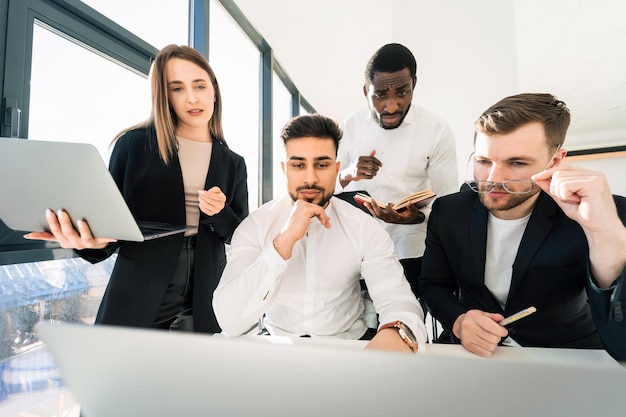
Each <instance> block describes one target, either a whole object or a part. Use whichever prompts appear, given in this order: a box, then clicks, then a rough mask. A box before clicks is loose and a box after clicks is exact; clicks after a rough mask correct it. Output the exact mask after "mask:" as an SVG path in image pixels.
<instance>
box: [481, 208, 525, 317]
mask: <svg viewBox="0 0 626 417" xmlns="http://www.w3.org/2000/svg"><path fill="white" fill-rule="evenodd" d="M528 219H530V214H528V215H527V216H525V217H522V218H521V219H515V220H503V219H499V218H497V217H496V216H494V215H492V214H491V213H489V219H488V220H487V253H486V255H487V256H486V260H485V285H486V286H487V288H489V291H491V293H492V294H493V295H494V297H496V299H497V300H498V302H499V303H500V307H502V308H504V306H505V305H506V299H507V297H508V296H509V289H510V288H511V277H512V275H513V262H515V257H516V256H517V250H518V249H519V244H520V242H521V241H522V236H523V235H524V230H525V229H526V225H527V224H528Z"/></svg>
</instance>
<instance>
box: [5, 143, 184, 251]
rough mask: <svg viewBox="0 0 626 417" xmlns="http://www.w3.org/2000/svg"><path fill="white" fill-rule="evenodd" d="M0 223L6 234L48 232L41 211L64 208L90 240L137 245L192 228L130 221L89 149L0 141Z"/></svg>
mask: <svg viewBox="0 0 626 417" xmlns="http://www.w3.org/2000/svg"><path fill="white" fill-rule="evenodd" d="M0 195H1V196H2V197H1V198H0V219H1V220H2V221H3V222H4V223H5V224H6V225H7V226H8V227H10V228H11V229H13V230H21V231H28V232H30V231H44V230H48V224H47V222H46V218H45V211H46V209H48V208H49V209H51V210H53V211H57V210H59V209H64V210H66V211H67V212H68V213H70V216H71V217H72V221H73V222H74V226H75V227H76V221H77V220H79V219H85V220H87V222H88V223H89V227H90V228H91V231H92V234H93V235H94V236H95V237H107V238H113V239H118V240H128V241H135V242H141V241H144V240H147V239H154V238H157V237H162V236H169V235H172V234H176V233H183V232H185V231H186V230H190V229H192V228H191V227H187V226H184V225H169V224H164V223H155V222H140V223H139V224H138V223H137V222H136V221H135V219H134V218H133V215H132V214H131V212H130V210H129V208H128V206H127V205H126V202H125V201H124V198H123V197H122V194H121V193H120V191H119V189H118V188H117V185H116V184H115V181H114V180H113V178H112V177H111V174H110V173H109V171H108V169H107V167H106V165H105V164H104V161H103V160H102V158H101V157H100V154H99V153H98V150H97V149H96V147H95V146H93V145H91V144H87V143H72V142H49V141H36V140H31V139H9V138H0Z"/></svg>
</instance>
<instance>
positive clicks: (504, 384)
mask: <svg viewBox="0 0 626 417" xmlns="http://www.w3.org/2000/svg"><path fill="white" fill-rule="evenodd" d="M36 332H37V334H38V335H39V336H40V337H41V339H42V340H43V341H44V342H45V343H46V344H47V348H48V349H49V351H50V352H51V353H52V356H53V358H54V362H55V364H56V365H57V367H58V368H59V370H60V373H61V377H62V379H63V380H64V382H65V383H66V385H67V386H68V388H69V390H70V391H71V392H72V393H73V394H74V396H75V397H76V399H77V400H78V401H79V402H80V403H81V407H82V410H83V411H84V414H85V415H86V416H89V417H111V416H116V417H127V416H128V417H136V416H186V417H195V416H198V417H200V416H203V417H205V416H209V415H214V416H220V417H229V416H272V417H283V416H285V417H287V416H289V417H293V416H299V417H307V416H311V417H319V416H327V415H328V416H335V415H338V416H342V415H348V416H359V417H368V416H376V417H379V416H394V415H397V416H414V415H424V416H464V415H481V416H485V417H489V416H494V417H496V416H497V417H502V416H503V415H506V416H507V417H516V416H520V417H521V416H546V415H563V416H588V415H607V416H608V415H616V416H617V415H623V412H624V410H625V409H626V397H625V396H624V395H623V388H624V387H625V386H626V370H624V369H623V368H622V367H621V366H619V364H617V362H614V363H613V366H605V365H602V364H595V365H594V364H590V363H585V361H580V363H577V362H576V361H575V360H572V361H569V362H567V363H565V362H563V361H562V362H561V363H557V364H549V363H546V362H545V361H542V360H532V356H533V354H532V350H530V351H522V352H521V353H520V355H518V356H517V359H514V358H506V357H505V358H503V359H500V360H498V359H497V358H495V357H494V358H481V357H477V356H474V355H459V356H455V355H437V354H434V355H433V354H429V348H430V346H432V345H429V346H427V347H426V352H424V353H418V354H417V355H411V354H405V353H395V352H382V351H371V350H362V346H363V345H362V344H360V342H359V341H345V340H329V339H306V340H305V339H296V340H293V339H289V338H286V337H282V338H280V337H278V338H276V337H270V336H243V337H239V338H227V337H224V336H221V335H214V336H209V335H201V334H193V333H182V332H166V331H159V330H146V329H130V328H122V327H111V326H102V325H98V326H88V325H80V324H52V323H48V322H40V323H38V325H37V328H36ZM455 347H456V348H459V349H462V348H461V346H455ZM509 349H515V348H509ZM531 349H532V348H531ZM433 350H435V349H434V347H433ZM457 350H458V349H457ZM598 353H602V352H598Z"/></svg>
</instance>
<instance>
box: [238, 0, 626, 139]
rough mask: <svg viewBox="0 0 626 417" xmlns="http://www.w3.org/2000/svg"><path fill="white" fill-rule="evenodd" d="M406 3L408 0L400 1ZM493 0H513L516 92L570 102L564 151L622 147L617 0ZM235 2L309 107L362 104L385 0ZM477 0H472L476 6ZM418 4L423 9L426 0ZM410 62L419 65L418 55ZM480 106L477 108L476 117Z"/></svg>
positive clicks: (623, 16) (623, 12)
mask: <svg viewBox="0 0 626 417" xmlns="http://www.w3.org/2000/svg"><path fill="white" fill-rule="evenodd" d="M381 1H382V3H381ZM394 1H395V4H396V5H398V2H400V3H402V0H394ZM411 1H415V0H407V2H411ZM442 1H443V2H444V4H445V3H448V6H449V11H448V13H455V11H454V10H455V9H454V5H455V4H454V3H455V2H457V1H464V0H442ZM488 1H489V0H487V3H488ZM493 1H509V2H513V8H514V13H515V18H514V21H515V31H514V32H515V36H516V38H517V45H516V48H517V68H518V74H517V80H518V82H517V85H518V90H519V91H520V92H522V91H548V92H555V91H559V94H558V95H559V98H563V99H564V100H565V101H566V102H567V104H568V106H569V107H570V109H571V111H572V125H571V127H570V130H569V136H568V144H569V147H570V149H576V148H589V147H599V146H614V145H617V144H619V145H623V144H626V0H493ZM235 3H236V4H237V5H238V6H239V8H240V9H241V10H242V12H243V13H244V15H246V17H247V18H248V19H249V20H250V22H251V23H252V25H253V26H254V27H255V28H256V29H257V30H258V31H259V32H260V33H261V34H262V35H263V36H264V37H265V39H266V40H267V41H268V43H269V44H270V46H271V47H272V49H273V51H274V55H275V56H276V58H277V59H278V61H279V62H280V63H281V65H282V66H283V67H284V69H285V70H286V72H287V73H288V74H289V76H290V77H291V78H292V80H293V81H294V83H295V84H296V86H297V87H298V88H299V90H300V91H301V93H302V95H303V96H304V97H306V99H307V100H308V101H309V102H310V103H311V104H312V105H313V106H314V107H315V108H316V110H317V111H318V112H320V113H323V114H326V115H328V116H331V117H333V118H335V119H336V120H339V121H340V120H342V119H344V118H345V117H346V116H347V115H348V114H349V113H351V112H352V111H354V110H356V109H357V108H359V107H361V106H363V105H365V100H364V98H363V95H362V92H361V86H362V82H363V81H362V80H363V77H362V73H363V69H364V66H365V63H366V62H367V59H368V58H369V56H370V55H371V54H372V53H373V52H374V50H376V49H377V48H378V47H379V46H381V45H382V44H383V43H386V42H381V39H385V40H386V39H389V38H390V37H391V38H392V39H393V33H394V28H393V27H391V22H392V21H393V19H392V16H391V15H390V11H389V8H388V7H386V6H387V5H388V4H390V3H385V0H376V1H372V0H315V1H310V0H235ZM485 3H486V1H485V0H482V2H481V5H482V6H484V5H485ZM439 4H441V3H439ZM465 4H466V5H467V3H465ZM401 5H402V4H401ZM457 5H458V4H457ZM420 7H422V10H423V9H424V8H427V7H429V6H428V2H422V3H421V6H420ZM485 9H486V10H485V11H484V13H487V14H488V13H490V9H489V8H485ZM456 18H457V19H458V18H459V16H456ZM460 18H463V16H460ZM493 19H498V16H493ZM494 36H496V35H494ZM424 41H425V42H432V40H430V39H426V40H424ZM414 52H415V51H414ZM417 60H418V64H419V62H420V58H419V56H418V57H417ZM329 67H330V71H332V72H331V73H329ZM355 77H357V78H356V79H355ZM418 80H419V74H418ZM462 93H463V92H459V94H462ZM564 97H567V98H566V99H565V98H564ZM482 110H484V109H483V108H477V109H476V111H475V114H476V116H478V115H479V114H480V112H481V111H482ZM598 132H603V134H602V140H601V141H595V140H594V137H597V135H598Z"/></svg>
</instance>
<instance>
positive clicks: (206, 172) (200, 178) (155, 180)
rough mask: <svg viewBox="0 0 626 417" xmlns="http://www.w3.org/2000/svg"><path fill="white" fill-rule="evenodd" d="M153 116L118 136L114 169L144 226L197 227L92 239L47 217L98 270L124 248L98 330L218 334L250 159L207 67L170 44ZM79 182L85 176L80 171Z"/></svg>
mask: <svg viewBox="0 0 626 417" xmlns="http://www.w3.org/2000/svg"><path fill="white" fill-rule="evenodd" d="M150 78H151V96H152V111H151V114H150V117H149V118H148V119H147V120H146V121H145V122H142V123H140V124H138V125H135V126H132V127H131V128H129V129H126V130H125V131H123V132H121V133H120V134H119V135H118V136H117V137H116V138H115V139H114V141H113V142H114V148H113V152H112V154H111V160H110V163H109V170H110V172H111V175H112V176H113V178H114V180H115V182H116V183H117V186H118V187H119V189H120V191H121V193H122V195H123V196H124V199H125V200H126V203H127V204H128V206H129V208H130V210H131V212H132V213H133V216H134V217H135V219H136V220H138V221H151V222H165V223H170V224H186V225H188V226H193V228H192V229H191V230H188V231H187V232H185V233H184V234H183V233H180V234H176V235H172V236H167V237H162V238H158V239H153V240H149V241H144V242H140V243H138V242H127V241H114V240H112V239H108V238H103V237H97V238H94V237H93V236H92V234H91V232H90V230H89V226H88V221H89V219H84V221H83V220H81V221H78V228H77V229H74V227H73V226H72V223H71V220H70V216H71V213H66V212H63V211H61V212H59V213H52V212H51V211H48V212H47V213H46V216H47V220H48V223H49V227H50V232H49V233H48V232H34V233H29V234H28V235H26V236H25V237H27V238H29V239H44V240H52V241H58V242H59V243H60V245H61V246H62V247H64V248H73V249H75V250H76V252H77V253H78V255H79V256H80V257H82V258H84V259H86V260H88V261H89V262H92V263H95V262H99V261H102V260H104V259H106V258H108V257H109V256H111V255H112V254H113V253H114V252H115V251H116V250H118V249H119V253H118V256H117V260H116V264H115V267H114V269H113V272H112V274H111V277H110V280H109V283H108V286H107V289H106V291H105V294H104V297H103V299H102V302H101V304H100V308H99V310H98V314H97V316H96V324H110V325H122V326H132V327H144V328H160V329H184V330H193V331H196V332H205V333H216V332H219V331H220V330H221V329H220V328H219V326H218V324H217V321H216V319H215V314H214V313H213V308H212V305H211V299H212V296H213V291H214V290H215V288H216V286H217V283H218V281H219V279H220V277H221V274H222V271H223V269H224V266H225V264H226V254H225V246H224V245H225V244H226V243H228V242H229V241H230V238H231V236H232V234H233V232H234V230H235V228H236V227H237V226H238V225H239V223H240V222H241V220H242V219H243V218H244V217H246V216H247V215H248V189H247V184H246V181H247V172H246V165H245V162H244V159H243V158H242V157H241V156H239V155H237V154H236V153H234V152H233V151H231V150H230V149H229V148H228V146H227V144H226V141H225V139H224V134H223V130H222V120H221V119H222V100H221V94H220V89H219V84H218V82H217V79H216V77H215V74H214V72H213V70H212V69H211V67H210V65H209V63H208V62H207V60H206V59H205V58H204V57H203V56H202V55H201V54H200V53H199V52H197V51H196V50H194V49H193V48H191V47H188V46H178V45H168V46H166V47H165V48H163V49H162V50H161V51H160V52H159V53H158V54H157V56H156V57H155V60H154V63H153V64H152V68H151V71H150ZM77 175H80V173H77Z"/></svg>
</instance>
